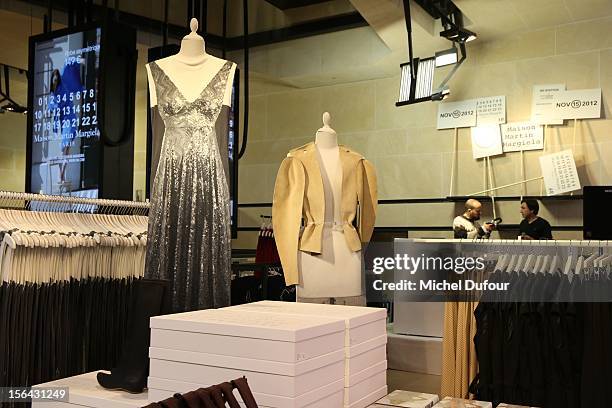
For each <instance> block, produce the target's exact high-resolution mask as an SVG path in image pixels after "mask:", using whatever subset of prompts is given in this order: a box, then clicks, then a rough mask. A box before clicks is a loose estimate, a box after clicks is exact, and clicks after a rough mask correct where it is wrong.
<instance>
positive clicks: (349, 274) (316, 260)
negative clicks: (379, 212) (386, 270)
mask: <svg viewBox="0 0 612 408" xmlns="http://www.w3.org/2000/svg"><path fill="white" fill-rule="evenodd" d="M330 122H331V115H330V114H329V113H328V112H325V113H324V114H323V127H322V128H320V129H319V130H318V131H317V133H316V137H315V146H316V151H317V158H318V160H319V166H320V170H321V177H322V179H323V190H324V193H325V225H324V227H323V239H322V247H321V254H320V255H311V254H309V253H305V252H299V253H298V265H299V268H300V275H301V280H300V282H302V283H301V284H300V285H298V287H297V291H298V292H297V294H298V300H299V301H306V302H308V301H316V302H325V303H329V302H331V303H334V302H338V303H343V302H342V300H341V299H339V298H353V297H359V296H362V294H363V289H362V273H361V252H353V251H351V250H350V249H349V247H348V245H347V243H346V239H345V237H344V234H343V232H342V216H341V198H342V177H343V174H342V166H341V162H340V151H339V147H338V136H337V134H336V132H335V131H334V130H333V129H332V128H331V127H330ZM350 303H351V304H355V302H354V301H351V302H350ZM357 303H360V301H357Z"/></svg>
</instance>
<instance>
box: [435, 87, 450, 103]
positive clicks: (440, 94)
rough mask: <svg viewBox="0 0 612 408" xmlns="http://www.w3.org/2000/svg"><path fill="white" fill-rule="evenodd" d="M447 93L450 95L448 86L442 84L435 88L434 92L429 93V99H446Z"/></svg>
mask: <svg viewBox="0 0 612 408" xmlns="http://www.w3.org/2000/svg"><path fill="white" fill-rule="evenodd" d="M448 95H450V89H448V86H443V87H442V88H439V89H436V90H435V92H434V93H433V94H432V95H431V100H432V101H442V100H444V99H446V98H447V97H448Z"/></svg>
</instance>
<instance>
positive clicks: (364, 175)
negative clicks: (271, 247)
mask: <svg viewBox="0 0 612 408" xmlns="http://www.w3.org/2000/svg"><path fill="white" fill-rule="evenodd" d="M339 151H340V163H341V166H342V203H341V212H342V225H341V226H339V227H340V228H341V229H342V231H343V233H344V236H345V238H346V242H347V244H348V247H349V248H350V250H351V251H353V252H357V251H360V250H361V242H368V241H369V240H370V237H371V236H372V232H373V231H374V222H375V220H376V206H377V204H378V201H377V184H376V171H375V170H374V166H372V164H371V163H370V162H369V161H367V160H366V159H365V158H364V157H363V156H362V155H360V154H359V153H356V152H354V151H352V150H351V149H349V148H348V147H346V146H343V145H340V146H339ZM358 209H359V218H358V220H357V229H356V228H355V227H354V226H353V222H354V221H355V218H356V216H357V213H358V211H357V210H358ZM302 218H304V220H305V227H304V230H303V231H302V233H301V235H300V226H301V224H302ZM324 221H325V197H324V189H323V179H322V177H321V170H320V166H319V160H318V158H317V150H316V146H315V144H314V143H308V144H307V145H304V146H302V147H298V148H297V149H293V150H291V151H290V152H289V153H288V154H287V157H286V158H285V159H284V160H283V162H282V163H281V166H280V169H279V170H278V175H277V177H276V183H275V185H274V199H273V203H272V222H273V225H274V234H275V235H276V237H277V238H278V239H277V240H276V244H277V247H278V253H279V255H280V259H281V262H282V265H283V271H284V273H285V281H286V283H287V285H294V284H297V283H299V282H298V281H299V278H298V249H299V250H300V251H303V252H310V253H313V254H320V253H321V239H322V235H323V227H324V224H325V222H324Z"/></svg>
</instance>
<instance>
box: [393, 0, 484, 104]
mask: <svg viewBox="0 0 612 408" xmlns="http://www.w3.org/2000/svg"><path fill="white" fill-rule="evenodd" d="M420 1H423V0H420ZM417 2H419V0H417ZM403 3H404V17H405V19H406V32H407V34H408V56H409V62H407V63H404V64H401V65H400V69H401V77H400V92H399V100H398V102H396V103H395V106H405V105H411V104H415V103H419V102H425V101H441V100H443V99H445V98H447V97H448V95H450V90H449V88H448V85H447V83H448V81H449V80H450V78H451V77H452V76H453V75H454V74H455V72H457V70H458V69H459V66H461V64H462V63H463V61H465V59H466V49H465V43H467V42H469V41H472V40H474V39H476V37H477V36H476V33H474V32H472V31H470V30H468V29H465V28H463V27H462V21H463V18H462V14H461V11H459V9H457V8H456V6H454V4H453V6H454V10H455V11H454V12H453V13H452V16H451V17H449V16H447V15H446V14H445V13H444V12H443V11H442V10H440V9H439V8H438V7H437V6H436V5H435V4H434V2H430V4H429V5H430V6H431V7H433V9H434V10H437V12H438V16H439V18H440V19H441V20H442V25H443V26H444V31H442V32H441V33H440V36H442V37H444V38H446V39H448V40H449V41H451V42H452V43H453V46H452V47H451V48H449V49H447V50H443V51H438V52H436V53H435V56H434V57H431V58H424V59H419V58H413V55H412V51H413V49H412V21H411V17H410V0H403ZM451 3H452V2H451ZM419 4H421V3H419ZM457 45H458V47H459V50H460V51H461V57H459V52H458V50H457ZM448 65H454V67H453V69H452V70H451V71H450V72H449V73H448V75H447V76H446V77H445V78H444V80H443V81H442V82H441V83H440V85H439V86H438V87H437V88H436V89H435V90H434V89H433V80H434V71H435V68H439V67H444V66H448Z"/></svg>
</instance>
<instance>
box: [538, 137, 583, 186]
mask: <svg viewBox="0 0 612 408" xmlns="http://www.w3.org/2000/svg"><path fill="white" fill-rule="evenodd" d="M540 167H541V169H542V176H543V177H544V185H545V186H546V195H549V196H552V195H557V194H562V193H568V192H570V191H575V190H580V188H581V187H580V179H579V178H578V171H577V170H576V162H575V161H574V155H573V153H572V150H571V149H568V150H563V151H561V152H558V153H553V154H546V155H544V156H541V157H540Z"/></svg>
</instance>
